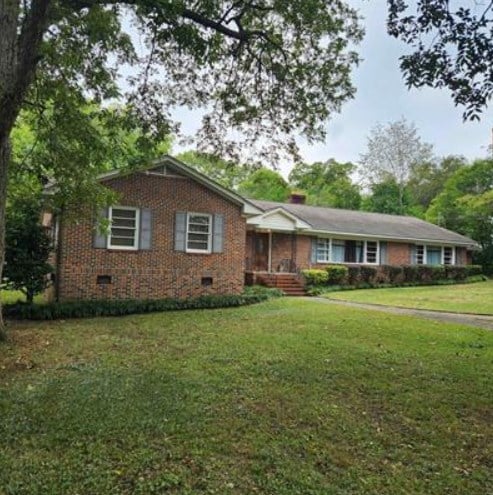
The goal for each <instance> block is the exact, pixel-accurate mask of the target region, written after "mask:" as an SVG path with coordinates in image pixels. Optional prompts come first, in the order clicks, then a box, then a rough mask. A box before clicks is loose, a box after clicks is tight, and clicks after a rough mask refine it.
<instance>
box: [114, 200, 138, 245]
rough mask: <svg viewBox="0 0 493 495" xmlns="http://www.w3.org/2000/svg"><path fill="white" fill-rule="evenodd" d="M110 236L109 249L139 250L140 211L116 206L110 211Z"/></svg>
mask: <svg viewBox="0 0 493 495" xmlns="http://www.w3.org/2000/svg"><path fill="white" fill-rule="evenodd" d="M109 220H110V224H111V227H110V234H109V236H108V247H109V248H117V249H137V247H138V244H139V236H138V231H139V210H138V209H137V208H131V207H128V206H114V207H111V208H110V210H109Z"/></svg>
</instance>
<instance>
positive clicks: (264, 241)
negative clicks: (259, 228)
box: [253, 232, 269, 272]
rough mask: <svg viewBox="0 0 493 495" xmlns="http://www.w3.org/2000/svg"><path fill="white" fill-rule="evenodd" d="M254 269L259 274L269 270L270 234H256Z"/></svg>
mask: <svg viewBox="0 0 493 495" xmlns="http://www.w3.org/2000/svg"><path fill="white" fill-rule="evenodd" d="M253 269H254V270H255V271H259V272H266V271H268V270H269V234H261V233H258V232H257V233H256V234H255V237H254V259H253Z"/></svg>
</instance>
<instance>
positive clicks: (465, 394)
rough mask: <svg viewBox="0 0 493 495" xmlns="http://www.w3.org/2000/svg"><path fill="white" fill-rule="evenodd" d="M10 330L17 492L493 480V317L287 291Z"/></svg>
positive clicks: (8, 444)
mask: <svg viewBox="0 0 493 495" xmlns="http://www.w3.org/2000/svg"><path fill="white" fill-rule="evenodd" d="M374 292H377V291H374ZM10 334H11V342H10V343H8V344H7V345H4V346H3V347H2V348H1V349H0V350H1V353H0V438H1V439H2V441H1V442H0V493H2V494H16V495H20V494H29V495H35V494H51V493H74V494H75V493H83V494H86V493H97V494H98V495H99V494H101V495H104V494H157V493H159V494H163V493H170V494H185V495H186V494H190V495H191V494H194V495H195V494H214V493H215V494H229V493H231V494H252V493H262V494H276V495H292V494H311V495H314V494H320V495H326V494H336V495H339V494H340V495H342V494H344V495H346V494H363V493H364V494H379V495H399V494H409V493H413V494H418V493H423V494H427V493H434V494H435V493H436V494H445V493H446V494H448V495H451V494H452V495H455V494H456V495H463V494H465V493H467V494H468V495H470V494H481V495H483V494H485V493H492V492H493V474H492V473H493V470H492V467H493V466H492V459H493V452H492V445H493V431H492V428H493V426H492V425H493V413H492V410H493V408H492V397H493V381H492V380H491V366H492V361H493V334H492V333H488V332H485V331H481V330H478V329H474V328H469V327H464V326H456V325H448V324H443V323H438V322H430V321H424V320H420V319H414V318H411V317H405V316H395V315H387V314H381V313H377V312H370V311H363V310H357V309H353V308H347V307H342V306H341V307H338V306H333V305H322V304H320V303H319V302H316V301H310V300H299V299H298V300H297V299H292V298H281V299H276V300H271V301H269V302H267V303H263V304H260V305H257V306H252V307H248V308H246V307H245V308H235V309H222V310H208V311H183V312H171V313H163V314H152V315H141V316H129V317H125V318H105V319H92V320H74V321H70V322H56V323H53V322H49V323H36V324H33V323H29V324H28V323H22V324H21V323H17V324H14V325H13V326H12V327H11V329H10Z"/></svg>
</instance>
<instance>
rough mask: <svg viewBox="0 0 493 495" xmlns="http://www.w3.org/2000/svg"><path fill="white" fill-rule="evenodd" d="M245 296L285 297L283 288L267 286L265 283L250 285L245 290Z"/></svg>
mask: <svg viewBox="0 0 493 495" xmlns="http://www.w3.org/2000/svg"><path fill="white" fill-rule="evenodd" d="M243 295H245V296H258V295H260V296H265V297H267V298H268V299H271V298H273V297H283V296H284V292H283V291H282V290H281V289H276V288H275V287H265V285H249V286H246V287H245V289H244V290H243Z"/></svg>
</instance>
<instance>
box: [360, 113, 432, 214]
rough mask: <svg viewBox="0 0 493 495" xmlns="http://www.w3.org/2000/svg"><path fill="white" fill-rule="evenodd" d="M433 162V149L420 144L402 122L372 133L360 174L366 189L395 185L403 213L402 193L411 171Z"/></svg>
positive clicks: (378, 127) (412, 128)
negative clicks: (382, 184)
mask: <svg viewBox="0 0 493 495" xmlns="http://www.w3.org/2000/svg"><path fill="white" fill-rule="evenodd" d="M432 160H433V147H432V146H431V145H430V144H428V143H424V142H423V141H422V140H421V138H420V136H419V135H418V130H417V128H416V126H415V125H414V124H412V123H410V122H408V121H407V120H406V119H405V118H402V119H400V120H398V121H395V122H390V123H388V124H387V125H383V124H377V125H376V126H375V127H374V128H373V129H371V131H370V134H369V136H368V139H367V149H366V151H365V152H364V153H363V154H362V155H361V158H360V168H359V172H360V174H361V176H362V177H364V178H365V179H366V181H367V183H368V184H369V185H375V184H378V183H387V182H389V181H390V182H393V183H395V184H396V185H397V187H398V193H399V194H398V197H397V202H398V208H399V209H400V210H402V209H403V207H404V189H405V186H406V183H407V181H408V180H409V178H410V176H411V172H412V170H413V168H415V167H416V166H418V165H420V164H423V163H426V162H428V161H432Z"/></svg>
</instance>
